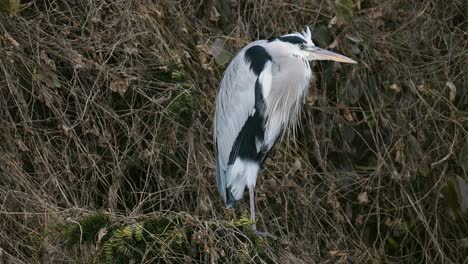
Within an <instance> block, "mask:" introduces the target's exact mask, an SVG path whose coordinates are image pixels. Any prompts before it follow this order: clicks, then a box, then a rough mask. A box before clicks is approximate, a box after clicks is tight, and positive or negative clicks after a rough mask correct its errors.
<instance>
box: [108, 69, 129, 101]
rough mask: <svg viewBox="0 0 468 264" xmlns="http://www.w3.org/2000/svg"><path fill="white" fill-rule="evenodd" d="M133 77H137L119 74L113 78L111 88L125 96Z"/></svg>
mask: <svg viewBox="0 0 468 264" xmlns="http://www.w3.org/2000/svg"><path fill="white" fill-rule="evenodd" d="M133 79H135V77H129V76H128V75H127V74H125V73H121V74H117V75H115V76H114V77H113V78H112V81H111V83H110V86H109V88H110V89H111V91H113V92H116V93H119V94H120V95H121V96H123V95H124V94H125V92H126V91H127V89H128V86H129V85H130V81H131V80H133Z"/></svg>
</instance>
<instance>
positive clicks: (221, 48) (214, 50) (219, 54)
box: [211, 38, 232, 65]
mask: <svg viewBox="0 0 468 264" xmlns="http://www.w3.org/2000/svg"><path fill="white" fill-rule="evenodd" d="M211 54H212V55H213V57H214V59H215V62H216V64H217V65H224V64H226V63H227V62H229V60H230V59H231V57H232V54H231V53H230V52H229V51H228V47H227V44H226V42H225V41H223V40H222V39H220V38H217V39H215V41H214V43H213V46H212V47H211Z"/></svg>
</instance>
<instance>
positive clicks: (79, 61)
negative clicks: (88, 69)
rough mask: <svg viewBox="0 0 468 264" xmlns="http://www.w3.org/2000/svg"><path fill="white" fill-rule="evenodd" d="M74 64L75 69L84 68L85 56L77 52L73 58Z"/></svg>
mask: <svg viewBox="0 0 468 264" xmlns="http://www.w3.org/2000/svg"><path fill="white" fill-rule="evenodd" d="M71 61H72V62H73V64H74V67H75V69H80V68H83V56H81V54H79V53H75V54H74V55H73V57H72V59H71Z"/></svg>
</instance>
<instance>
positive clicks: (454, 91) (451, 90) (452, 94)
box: [445, 81, 457, 103]
mask: <svg viewBox="0 0 468 264" xmlns="http://www.w3.org/2000/svg"><path fill="white" fill-rule="evenodd" d="M445 86H447V87H448V88H449V100H450V102H452V103H453V101H454V100H455V96H456V95H457V87H455V84H453V82H451V81H448V82H446V83H445Z"/></svg>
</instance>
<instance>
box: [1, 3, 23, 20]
mask: <svg viewBox="0 0 468 264" xmlns="http://www.w3.org/2000/svg"><path fill="white" fill-rule="evenodd" d="M19 7H20V0H0V11H2V12H3V13H5V14H7V15H10V16H11V15H16V13H18V11H19Z"/></svg>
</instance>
